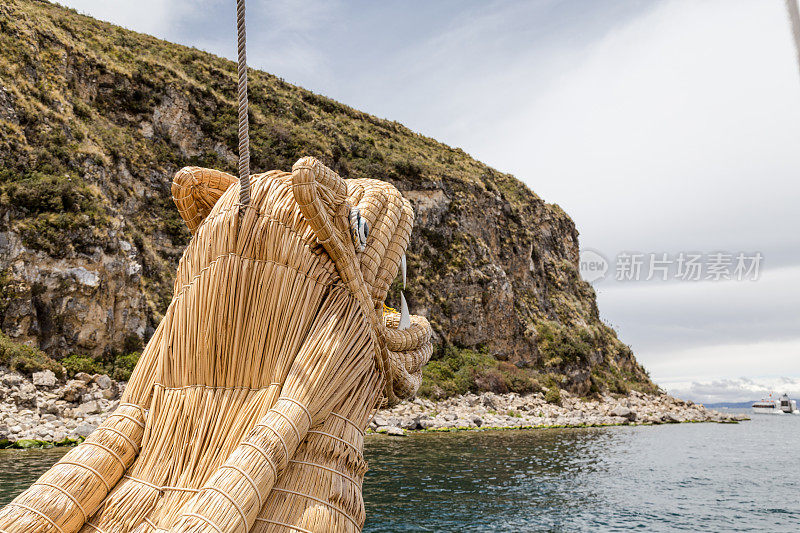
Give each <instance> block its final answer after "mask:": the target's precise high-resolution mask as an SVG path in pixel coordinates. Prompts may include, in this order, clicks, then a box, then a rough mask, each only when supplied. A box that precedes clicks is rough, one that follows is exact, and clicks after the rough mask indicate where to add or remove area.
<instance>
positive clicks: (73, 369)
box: [61, 352, 142, 381]
mask: <svg viewBox="0 0 800 533" xmlns="http://www.w3.org/2000/svg"><path fill="white" fill-rule="evenodd" d="M141 355H142V354H141V352H133V353H129V354H125V355H118V356H116V357H114V358H113V359H111V360H110V361H107V362H105V363H104V362H103V361H98V360H97V359H95V358H93V357H90V356H88V355H79V354H72V355H70V356H68V357H65V358H64V359H62V360H61V363H62V364H63V365H64V368H65V369H66V370H67V375H69V376H70V377H72V376H74V375H75V374H77V373H78V372H85V373H87V374H91V375H94V374H106V375H107V376H110V377H111V378H112V379H114V380H116V381H128V380H129V379H130V377H131V372H133V368H134V367H135V366H136V363H137V362H138V361H139V357H140V356H141Z"/></svg>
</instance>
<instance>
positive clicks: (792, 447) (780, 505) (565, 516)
mask: <svg viewBox="0 0 800 533" xmlns="http://www.w3.org/2000/svg"><path fill="white" fill-rule="evenodd" d="M799 437H800V416H769V415H762V416H758V415H755V416H754V417H753V420H752V421H750V422H743V423H741V424H737V425H722V424H680V425H668V426H650V427H613V428H597V429H553V430H528V431H524V430H523V431H497V432H463V433H444V434H419V435H412V436H409V437H407V438H402V439H401V438H389V437H383V436H374V437H368V438H367V444H366V448H367V449H366V455H367V459H368V460H369V461H370V471H369V473H368V474H367V478H366V480H365V483H364V499H365V500H366V503H367V525H366V527H365V528H364V531H365V532H371V533H376V532H407V531H514V532H516V531H627V530H642V531H698V530H706V531H714V532H716V531H758V532H764V531H769V532H781V531H786V532H797V531H800V484H798V483H799V480H800V459H799V458H798V448H799V447H798V444H799V443H800V442H799ZM62 453H64V450H59V449H52V450H25V451H22V450H4V451H1V452H0V502H2V503H5V502H7V501H9V500H10V499H11V498H13V496H14V495H16V494H17V493H18V492H19V491H21V490H23V489H24V488H25V487H27V486H28V485H29V484H30V483H31V482H32V481H33V480H35V479H36V477H37V476H38V475H39V474H40V473H41V472H43V471H44V470H45V469H47V468H48V467H49V466H50V465H51V464H52V463H53V462H55V461H56V460H57V459H58V458H59V457H60V456H61V454H62Z"/></svg>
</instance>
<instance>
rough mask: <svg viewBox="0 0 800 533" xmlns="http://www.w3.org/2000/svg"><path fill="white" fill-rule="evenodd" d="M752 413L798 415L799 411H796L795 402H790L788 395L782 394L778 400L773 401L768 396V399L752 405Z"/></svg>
mask: <svg viewBox="0 0 800 533" xmlns="http://www.w3.org/2000/svg"><path fill="white" fill-rule="evenodd" d="M753 412H754V413H759V414H766V415H784V414H787V415H800V411H798V410H797V401H795V400H790V399H789V395H788V394H784V395H783V396H781V397H780V399H773V398H772V394H770V395H769V398H764V399H762V400H759V401H757V402H755V403H754V404H753Z"/></svg>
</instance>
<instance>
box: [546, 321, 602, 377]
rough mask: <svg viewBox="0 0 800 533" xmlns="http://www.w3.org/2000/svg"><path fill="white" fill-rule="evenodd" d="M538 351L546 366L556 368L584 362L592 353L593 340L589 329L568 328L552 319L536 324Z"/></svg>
mask: <svg viewBox="0 0 800 533" xmlns="http://www.w3.org/2000/svg"><path fill="white" fill-rule="evenodd" d="M536 334H537V342H538V346H539V353H540V354H541V355H542V363H543V364H544V366H545V367H546V368H557V367H561V366H562V365H565V364H569V363H576V362H585V361H587V360H588V358H589V355H590V354H591V353H592V344H593V342H594V340H593V338H592V334H591V332H590V331H589V330H587V329H585V328H582V327H574V328H569V327H566V326H562V325H561V324H559V323H557V322H553V321H545V322H542V323H541V324H539V325H538V326H536Z"/></svg>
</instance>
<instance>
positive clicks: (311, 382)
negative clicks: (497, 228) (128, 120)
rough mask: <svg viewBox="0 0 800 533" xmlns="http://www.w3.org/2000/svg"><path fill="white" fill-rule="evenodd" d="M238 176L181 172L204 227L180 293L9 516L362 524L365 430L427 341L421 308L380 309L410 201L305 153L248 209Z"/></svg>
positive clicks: (197, 223) (179, 199)
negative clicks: (118, 393) (117, 383)
mask: <svg viewBox="0 0 800 533" xmlns="http://www.w3.org/2000/svg"><path fill="white" fill-rule="evenodd" d="M238 189H239V187H238V186H237V180H236V178H234V177H233V176H231V175H229V174H225V173H223V172H219V171H216V170H208V169H201V168H195V167H191V168H186V169H183V170H181V171H180V172H178V174H177V175H176V177H175V180H174V182H173V185H172V193H173V197H174V199H175V203H176V205H177V206H178V209H179V211H180V214H181V216H182V217H183V219H184V220H185V221H186V223H187V225H188V226H189V229H190V230H191V232H192V233H193V234H194V237H193V238H192V240H191V242H190V243H189V245H188V246H187V248H186V251H185V252H184V254H183V257H182V258H181V260H180V263H179V265H178V270H177V275H176V280H175V293H174V296H173V299H172V303H171V304H170V306H169V307H168V309H167V311H166V313H165V315H164V318H163V320H162V321H161V323H160V324H159V326H158V328H157V329H156V331H155V333H154V334H153V337H152V338H151V339H150V341H149V342H148V344H147V346H146V347H145V349H144V351H143V353H142V356H141V359H140V360H139V363H138V364H137V366H136V369H135V370H134V372H133V374H132V376H131V379H130V381H129V382H128V386H127V387H126V389H125V393H124V395H123V398H122V400H121V403H120V405H119V408H118V409H117V410H116V411H115V412H114V413H113V414H111V415H110V416H109V417H108V419H107V420H106V421H105V422H104V423H103V424H102V425H101V426H100V427H99V428H97V430H96V431H95V432H93V433H92V434H91V435H90V436H89V437H88V438H87V440H86V442H84V443H82V444H81V445H80V446H78V447H76V448H74V449H73V450H71V451H70V452H69V453H68V454H67V455H65V456H64V458H62V459H61V460H60V461H59V462H58V463H57V464H56V465H55V466H54V467H53V468H51V469H50V470H48V471H47V472H46V473H45V474H43V475H42V477H41V478H40V479H39V480H38V481H37V482H36V483H35V484H34V485H33V486H32V487H31V488H30V489H28V490H26V491H25V492H23V493H22V494H21V495H20V496H18V497H17V498H16V499H15V500H14V502H12V503H11V504H9V505H8V506H6V507H4V508H2V509H0V530H2V531H8V532H9V533H23V532H24V533H45V532H49V531H53V528H55V530H57V531H64V532H65V533H66V532H70V533H72V532H77V531H79V530H80V532H81V533H88V532H90V531H93V530H96V531H122V532H128V531H131V532H133V531H135V532H136V533H139V532H142V531H150V530H153V529H156V530H169V531H173V532H176V533H190V532H191V533H194V532H198V531H210V529H208V528H209V527H211V529H213V530H216V531H245V532H249V531H253V532H257V533H262V532H265V531H271V530H272V529H270V527H272V526H273V525H281V527H284V526H285V525H286V524H292V527H295V526H296V527H297V528H299V530H300V531H315V532H316V531H345V532H357V531H360V529H361V527H362V525H363V523H364V518H365V514H364V505H363V498H362V497H361V479H363V475H364V472H365V471H366V463H365V461H364V458H363V455H362V453H361V450H362V448H363V435H364V428H365V427H366V425H367V423H368V420H369V417H370V416H371V413H372V412H373V411H374V409H375V407H376V406H377V405H378V404H379V402H380V401H381V400H380V399H381V397H383V398H385V399H386V400H387V401H388V403H394V402H396V401H398V400H399V399H402V398H406V397H408V396H410V395H412V394H413V393H414V392H415V391H416V389H417V387H418V386H419V383H420V371H421V367H422V365H423V364H424V363H425V362H426V361H427V360H428V358H429V357H430V355H431V351H432V348H431V340H430V339H431V328H430V325H429V324H428V321H427V320H425V319H424V318H422V317H419V316H410V315H409V314H408V312H407V309H406V306H405V305H402V306H401V307H402V308H403V311H402V312H401V313H397V312H395V311H389V312H387V311H385V307H384V300H385V298H386V294H387V291H388V289H389V284H390V283H391V281H392V280H393V279H394V278H395V277H396V276H397V273H398V270H400V269H401V266H402V265H403V264H404V262H405V261H404V254H405V250H406V247H407V246H408V242H409V236H410V233H411V226H412V223H413V211H412V209H411V206H410V204H409V203H408V201H407V200H404V199H403V197H402V196H401V195H400V193H399V192H398V191H397V189H395V188H394V187H392V186H391V185H389V184H387V183H383V182H381V181H377V180H371V179H354V180H343V179H342V178H341V177H339V176H338V175H337V174H336V173H335V172H333V171H332V170H330V169H328V168H326V167H325V166H323V165H322V164H321V163H320V162H319V161H317V160H315V159H313V158H304V159H301V160H300V161H298V162H297V163H296V164H295V165H294V167H293V169H292V172H291V173H289V172H279V171H272V172H267V173H265V174H259V175H255V176H253V177H252V188H251V193H252V194H251V199H250V203H249V204H248V205H247V206H242V205H240V204H239V203H238V201H237V199H238V198H239V196H238V193H239V190H238ZM404 277H405V276H404ZM403 303H404V301H403ZM276 483H277V486H276ZM273 488H274V490H273Z"/></svg>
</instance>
